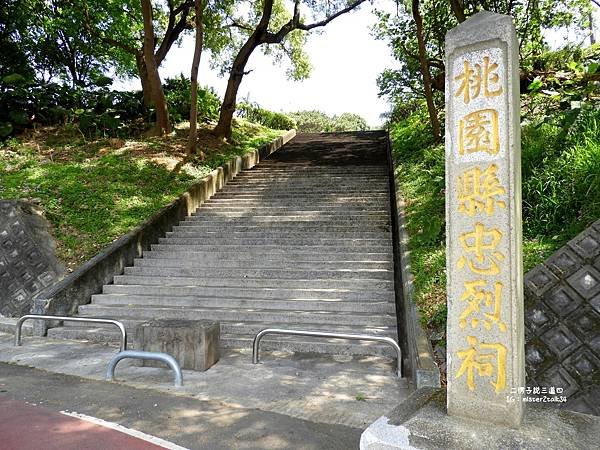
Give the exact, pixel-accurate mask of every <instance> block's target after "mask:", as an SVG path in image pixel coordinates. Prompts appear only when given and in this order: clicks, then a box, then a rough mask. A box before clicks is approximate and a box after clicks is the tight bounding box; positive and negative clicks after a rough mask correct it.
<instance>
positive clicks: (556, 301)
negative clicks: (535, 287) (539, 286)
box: [543, 284, 583, 317]
mask: <svg viewBox="0 0 600 450" xmlns="http://www.w3.org/2000/svg"><path fill="white" fill-rule="evenodd" d="M543 299H544V303H545V304H546V305H548V306H549V307H550V308H551V309H552V311H554V312H555V313H556V314H557V315H558V317H565V316H567V315H569V314H570V313H572V312H573V311H574V310H575V309H577V307H578V306H579V305H580V304H581V302H582V301H583V299H582V298H581V297H580V296H579V295H577V293H576V292H575V291H574V290H573V289H571V288H570V287H569V286H566V285H562V284H559V285H558V286H557V287H555V288H553V289H551V290H550V291H548V292H546V293H545V294H544V297H543Z"/></svg>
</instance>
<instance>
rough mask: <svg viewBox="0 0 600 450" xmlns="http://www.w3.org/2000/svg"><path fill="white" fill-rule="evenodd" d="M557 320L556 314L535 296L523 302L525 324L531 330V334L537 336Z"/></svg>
mask: <svg viewBox="0 0 600 450" xmlns="http://www.w3.org/2000/svg"><path fill="white" fill-rule="evenodd" d="M557 322H558V320H557V318H556V315H555V314H553V313H552V311H551V310H549V309H548V308H546V305H544V303H543V302H541V301H536V300H535V298H533V299H528V300H527V301H526V302H525V326H526V328H527V329H528V330H530V331H531V333H532V336H539V335H540V334H542V333H544V332H545V331H547V330H548V329H550V328H552V327H553V326H554V325H556V323H557Z"/></svg>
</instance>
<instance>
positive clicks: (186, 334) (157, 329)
mask: <svg viewBox="0 0 600 450" xmlns="http://www.w3.org/2000/svg"><path fill="white" fill-rule="evenodd" d="M220 329H221V327H220V324H219V322H212V321H205V320H183V319H171V320H167V319H159V320H152V321H149V322H144V323H141V324H139V325H138V326H137V327H136V329H135V341H134V342H135V344H134V345H135V348H136V350H142V351H147V352H163V353H167V354H169V355H171V356H173V357H174V358H175V359H176V360H177V362H178V363H179V366H180V367H181V368H182V369H189V370H197V371H201V372H203V371H205V370H208V369H209V368H210V367H211V366H213V365H214V364H215V363H216V362H217V361H218V360H219V347H220ZM142 365H143V366H146V367H163V364H162V363H159V362H156V361H148V360H143V361H142Z"/></svg>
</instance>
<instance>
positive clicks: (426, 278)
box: [391, 108, 600, 336]
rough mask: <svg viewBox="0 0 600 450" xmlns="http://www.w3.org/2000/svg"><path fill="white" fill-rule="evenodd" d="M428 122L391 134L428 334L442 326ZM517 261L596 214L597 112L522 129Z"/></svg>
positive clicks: (438, 191) (548, 248)
mask: <svg viewBox="0 0 600 450" xmlns="http://www.w3.org/2000/svg"><path fill="white" fill-rule="evenodd" d="M427 124H428V121H427V117H426V116H425V115H423V114H414V115H412V116H410V117H409V118H408V119H406V120H404V121H401V122H399V123H397V124H394V125H393V127H392V129H391V139H392V149H393V156H394V160H395V163H396V180H397V183H398V184H399V186H400V189H401V192H402V194H403V198H404V201H405V206H406V215H407V229H408V233H409V236H410V241H409V248H410V251H411V264H412V272H413V274H414V277H415V302H416V303H417V306H418V307H419V309H420V311H421V315H422V318H423V321H424V322H425V324H426V325H427V326H428V328H429V330H430V331H432V332H436V334H438V336H440V335H442V336H443V335H444V334H445V327H446V314H447V310H446V274H445V267H446V254H445V253H446V252H445V192H444V189H445V186H444V177H445V174H444V159H445V156H444V146H443V145H433V143H432V142H431V138H430V136H431V133H430V132H429V129H428V125H427ZM522 165H523V259H524V270H525V271H527V270H529V269H531V268H532V267H534V266H535V265H537V264H539V263H540V262H542V261H543V260H544V259H545V258H547V257H548V256H549V255H550V254H551V253H552V252H554V251H555V250H557V249H558V248H560V247H561V246H562V245H564V244H565V243H566V242H567V241H568V240H569V239H571V238H572V237H574V236H575V235H576V234H578V233H579V232H581V231H583V230H584V229H585V228H586V227H587V226H589V225H590V224H591V223H592V222H593V221H595V220H596V219H598V218H599V217H600V111H599V110H597V109H593V108H590V109H587V110H584V111H583V112H581V114H579V115H578V116H577V119H576V120H575V121H572V120H570V119H569V118H568V117H563V116H555V117H553V118H547V117H545V118H543V119H542V120H539V121H537V122H535V123H529V124H527V125H525V126H524V127H523V130H522Z"/></svg>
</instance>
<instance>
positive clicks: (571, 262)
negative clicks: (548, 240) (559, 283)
mask: <svg viewBox="0 0 600 450" xmlns="http://www.w3.org/2000/svg"><path fill="white" fill-rule="evenodd" d="M581 264H582V261H581V258H580V257H579V256H578V255H577V253H575V252H574V251H572V250H571V249H570V248H569V247H563V248H561V249H560V250H558V251H557V252H555V253H554V254H553V255H552V256H550V258H548V259H547V260H546V263H545V265H546V266H547V267H548V268H549V269H550V270H552V272H554V274H555V275H557V276H558V277H567V276H569V275H571V274H572V273H573V272H575V271H576V270H577V269H578V268H579V267H580V266H581Z"/></svg>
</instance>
